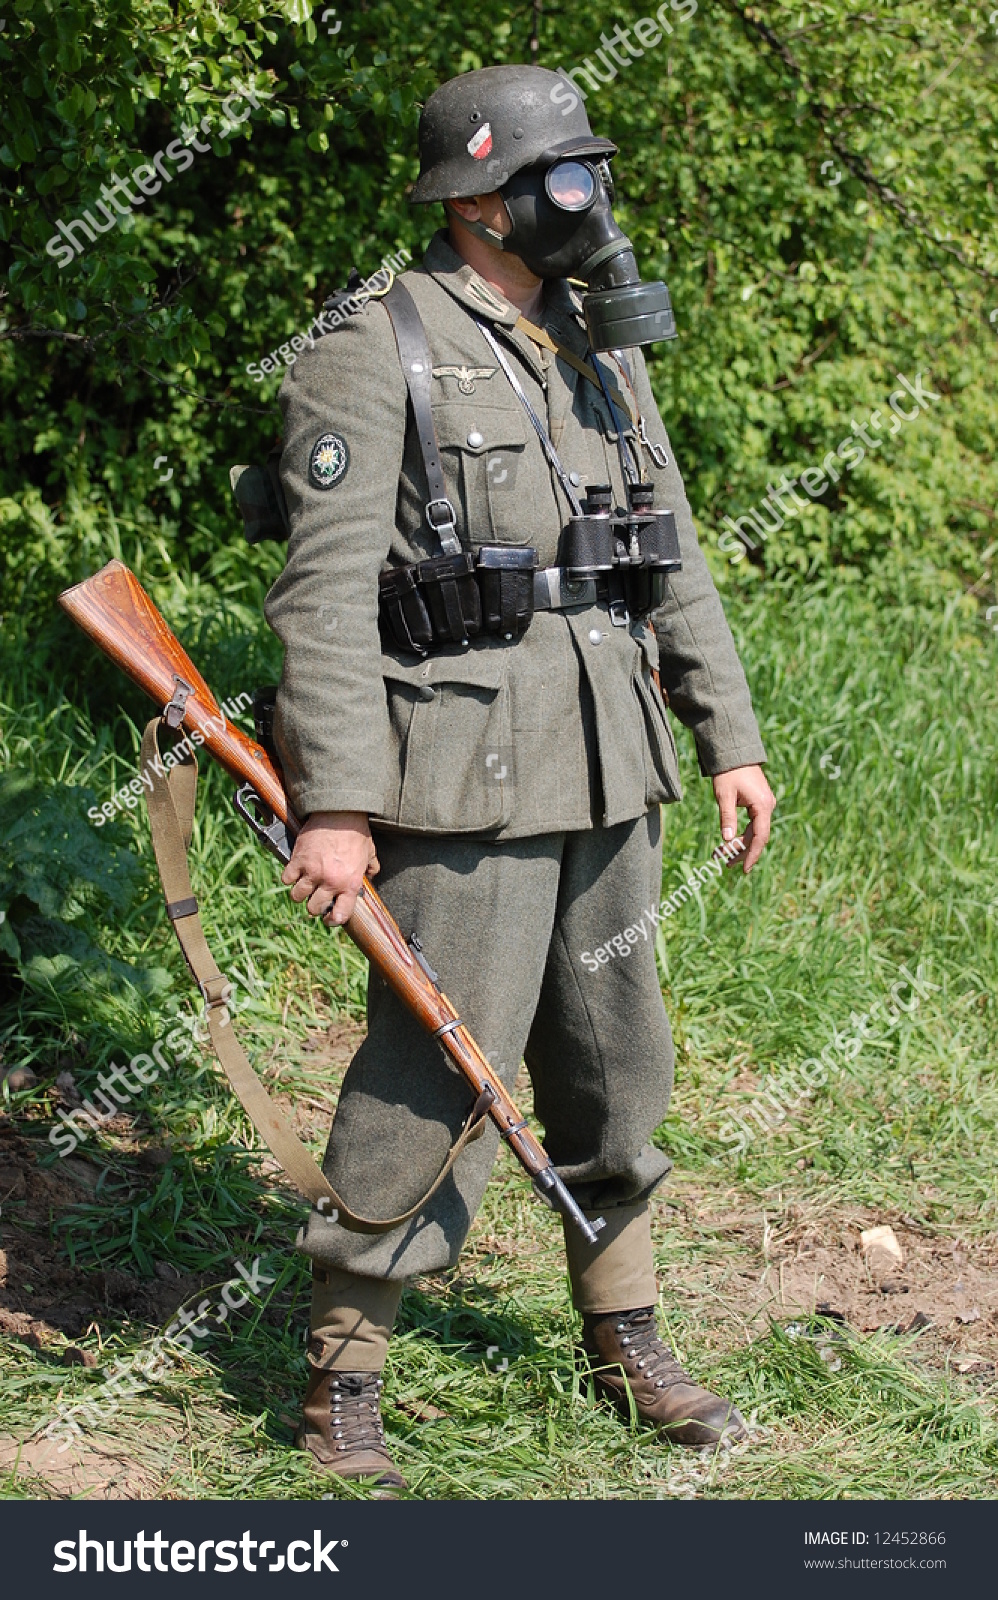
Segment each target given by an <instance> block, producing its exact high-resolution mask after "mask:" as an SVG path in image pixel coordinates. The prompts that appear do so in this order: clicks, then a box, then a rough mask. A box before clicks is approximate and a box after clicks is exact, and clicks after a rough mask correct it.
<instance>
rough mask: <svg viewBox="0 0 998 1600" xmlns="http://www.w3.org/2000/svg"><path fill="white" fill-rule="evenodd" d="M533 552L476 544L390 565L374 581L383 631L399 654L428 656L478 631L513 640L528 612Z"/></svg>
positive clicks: (530, 612) (524, 626)
mask: <svg viewBox="0 0 998 1600" xmlns="http://www.w3.org/2000/svg"><path fill="white" fill-rule="evenodd" d="M536 569H537V551H536V550H533V549H530V548H523V547H521V546H512V547H511V546H509V545H482V546H481V548H480V549H479V551H478V559H477V561H476V560H475V557H474V556H473V555H472V554H471V551H470V550H462V551H460V552H459V553H458V554H457V555H440V556H431V557H430V558H429V559H428V560H426V561H417V562H415V563H414V564H413V565H412V566H409V567H394V568H393V569H392V570H391V571H390V572H383V573H382V575H381V577H380V578H379V580H378V591H379V594H378V610H379V617H380V621H381V626H382V628H383V630H384V631H385V632H386V633H387V634H388V636H389V638H390V639H391V641H392V642H393V643H394V644H395V645H396V647H397V648H398V649H399V650H407V651H411V652H413V653H415V654H416V655H421V656H425V655H428V654H429V652H430V651H431V650H439V649H441V648H443V646H445V645H451V644H458V645H463V644H467V642H468V640H469V639H473V638H475V637H476V635H478V634H480V633H498V634H501V635H502V636H503V638H505V639H518V638H519V636H520V634H521V633H524V632H525V631H526V629H527V628H528V627H529V626H530V622H531V619H532V617H533V614H534V572H535V571H536Z"/></svg>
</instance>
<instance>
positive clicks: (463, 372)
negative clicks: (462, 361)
mask: <svg viewBox="0 0 998 1600" xmlns="http://www.w3.org/2000/svg"><path fill="white" fill-rule="evenodd" d="M498 370H499V369H498V367H434V369H433V376H434V377H435V378H456V379H457V386H458V389H459V390H460V391H461V393H462V394H474V392H475V384H476V383H477V382H478V380H479V379H481V378H492V377H494V376H495V374H496V372H497V371H498Z"/></svg>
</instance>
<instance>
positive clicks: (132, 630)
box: [59, 561, 603, 1244]
mask: <svg viewBox="0 0 998 1600" xmlns="http://www.w3.org/2000/svg"><path fill="white" fill-rule="evenodd" d="M59 604H60V605H61V606H62V607H63V609H64V610H65V611H67V612H68V613H69V615H70V616H71V617H72V618H73V620H74V622H76V623H78V625H79V626H80V627H81V628H82V629H83V631H84V633H86V634H88V635H89V637H90V638H91V639H92V640H93V641H94V643H95V644H97V645H98V646H99V647H100V649H102V650H103V651H104V652H105V654H106V655H108V656H110V658H111V660H112V661H113V662H114V663H115V664H116V666H119V667H120V668H121V669H122V671H123V672H125V673H127V675H128V676H129V677H130V678H131V679H132V681H133V682H134V683H137V684H138V686H139V687H140V688H141V689H143V690H144V691H145V693H146V694H147V695H149V697H150V698H151V699H152V700H153V701H154V702H155V704H156V705H157V707H159V709H160V716H159V717H155V718H153V720H152V721H151V722H150V724H149V726H148V727H147V728H146V731H145V736H144V738H143V761H144V770H146V772H147V773H148V774H149V775H150V776H151V777H152V782H153V788H152V790H151V791H150V792H149V794H148V801H149V813H150V823H151V826H152V833H153V844H154V847H155V851H156V858H157V861H158V864H159V868H160V873H161V876H162V878H163V886H164V890H165V892H166V900H167V911H168V914H169V915H170V917H171V920H172V921H173V923H174V927H175V929H176V931H177V934H178V937H179V939H180V943H181V947H182V949H183V951H184V955H185V956H186V958H187V961H188V964H189V965H190V967H191V970H192V972H193V973H194V976H195V979H196V980H197V981H198V984H199V986H200V988H201V992H202V994H203V996H204V999H205V1003H206V1011H207V1020H208V1025H209V1029H210V1032H211V1037H212V1042H213V1044H214V1045H215V1049H216V1051H217V1053H218V1055H219V1058H220V1060H221V1061H222V1065H223V1066H224V1067H225V1070H226V1072H227V1074H228V1076H229V1080H230V1082H231V1083H232V1085H233V1087H234V1088H235V1089H236V1092H237V1093H238V1094H239V1097H240V1099H241V1100H242V1101H243V1104H244V1106H245V1108H246V1110H247V1111H248V1113H249V1115H250V1116H251V1118H252V1120H253V1121H254V1123H255V1124H256V1126H257V1127H258V1128H259V1130H260V1132H261V1133H262V1134H263V1136H264V1138H265V1139H266V1140H267V1142H268V1144H270V1146H271V1148H272V1149H273V1151H274V1154H275V1155H276V1156H277V1158H278V1160H279V1161H280V1162H281V1164H282V1166H284V1168H285V1170H286V1171H287V1172H288V1173H289V1175H290V1176H291V1177H292V1179H293V1180H294V1181H295V1183H296V1184H297V1185H298V1187H299V1188H300V1189H301V1190H302V1192H303V1193H304V1194H306V1195H307V1196H308V1197H309V1198H310V1199H312V1200H313V1203H314V1204H317V1205H318V1206H319V1209H320V1210H324V1211H325V1212H326V1214H327V1215H329V1216H331V1217H332V1218H333V1219H334V1220H335V1218H336V1217H338V1218H339V1220H340V1221H341V1222H342V1223H343V1225H344V1226H346V1227H348V1228H353V1229H355V1230H356V1231H359V1232H365V1233H373V1232H378V1233H380V1232H384V1231H387V1229H388V1228H389V1227H394V1226H398V1225H399V1224H400V1222H403V1221H406V1220H408V1218H409V1217H411V1216H415V1215H417V1214H418V1212H419V1211H420V1209H422V1207H423V1206H424V1205H425V1203H426V1200H427V1199H428V1198H429V1195H430V1194H432V1193H433V1192H434V1190H435V1189H436V1188H437V1187H438V1185H439V1184H440V1183H441V1182H442V1181H443V1179H444V1177H445V1176H446V1174H447V1172H449V1170H450V1168H451V1166H452V1165H453V1163H454V1161H455V1160H456V1158H457V1156H458V1155H459V1154H460V1151H461V1150H462V1149H464V1148H465V1146H466V1145H467V1144H468V1143H469V1142H470V1140H471V1139H472V1138H474V1137H475V1136H476V1135H477V1134H480V1133H481V1132H482V1131H483V1129H484V1125H485V1124H484V1118H485V1117H486V1116H488V1117H490V1118H491V1119H492V1121H493V1122H494V1124H495V1126H496V1127H497V1128H498V1130H499V1133H500V1136H501V1137H502V1138H503V1139H505V1141H506V1143H507V1144H508V1145H509V1147H510V1149H511V1150H512V1152H513V1154H514V1155H515V1156H516V1158H517V1160H518V1161H519V1162H520V1164H521V1166H523V1167H524V1169H525V1170H526V1172H527V1173H528V1175H529V1176H530V1178H531V1180H532V1181H533V1185H534V1188H535V1190H536V1191H537V1193H538V1194H539V1195H540V1197H541V1198H542V1199H544V1200H546V1201H547V1203H548V1204H549V1205H550V1206H552V1208H553V1209H554V1210H557V1211H560V1212H561V1213H562V1215H563V1216H565V1217H567V1218H570V1219H571V1221H572V1222H573V1223H574V1225H575V1226H576V1227H577V1228H578V1229H579V1230H580V1231H581V1232H582V1234H583V1235H584V1237H585V1238H586V1239H587V1240H588V1241H589V1243H590V1244H594V1243H595V1242H596V1237H597V1232H598V1230H599V1229H600V1228H602V1227H603V1221H602V1218H597V1219H596V1220H595V1221H594V1222H590V1220H589V1219H588V1218H587V1217H586V1216H585V1215H584V1213H583V1212H582V1210H581V1209H580V1207H579V1206H578V1204H577V1203H576V1201H575V1200H574V1199H573V1198H572V1196H571V1194H570V1193H569V1191H568V1190H567V1189H566V1187H565V1185H564V1183H563V1182H562V1180H561V1178H560V1177H559V1176H558V1174H557V1172H556V1171H555V1169H554V1166H553V1165H552V1163H551V1158H550V1157H549V1156H548V1154H547V1152H546V1150H545V1149H544V1147H543V1145H542V1144H541V1143H540V1142H539V1140H538V1139H536V1138H535V1137H534V1135H533V1134H532V1133H531V1131H530V1129H529V1128H528V1126H527V1123H526V1121H525V1119H524V1118H523V1117H521V1115H520V1113H519V1111H518V1110H517V1108H516V1106H515V1104H514V1103H513V1101H512V1100H511V1098H510V1096H509V1095H508V1094H507V1092H506V1089H505V1088H504V1086H503V1084H502V1082H501V1080H500V1079H499V1078H498V1077H497V1076H496V1074H495V1073H494V1072H493V1070H492V1068H491V1067H490V1066H489V1063H488V1062H487V1061H486V1059H485V1057H484V1055H483V1054H482V1052H481V1050H480V1049H479V1047H478V1045H477V1044H476V1043H475V1041H474V1039H473V1038H472V1037H471V1034H470V1033H469V1032H468V1030H467V1028H466V1027H465V1026H464V1024H463V1023H462V1021H461V1019H460V1017H459V1016H458V1014H457V1012H456V1011H455V1009H454V1007H453V1006H452V1005H451V1003H450V1001H449V1000H448V998H447V996H446V995H445V994H444V993H443V991H442V990H441V989H440V988H439V986H438V984H437V982H436V973H435V972H434V971H433V970H432V968H431V967H430V965H429V962H428V960H427V958H426V956H425V955H424V953H423V951H422V949H421V948H420V946H419V944H418V941H417V940H416V939H414V938H413V939H410V940H409V941H408V942H407V941H406V940H405V939H404V938H403V936H402V934H401V932H400V931H399V928H398V926H397V925H396V923H395V921H394V920H393V918H392V917H391V915H390V913H389V912H388V909H387V907H386V906H385V905H384V904H383V902H382V901H381V899H380V897H379V896H378V894H377V893H376V892H375V890H374V888H373V887H372V886H371V884H370V882H369V881H368V879H367V878H366V877H365V879H364V883H363V888H362V889H361V892H360V894H359V895H358V896H357V901H356V905H355V908H354V911H353V914H352V915H351V917H350V919H349V921H348V922H346V923H345V924H344V926H345V928H346V931H347V933H348V934H349V935H350V937H351V938H352V939H353V941H354V943H355V944H357V945H358V946H359V947H360V949H361V950H362V951H363V952H364V954H365V956H366V957H367V959H368V960H369V961H370V962H371V964H372V966H374V967H376V968H377V970H378V971H379V972H380V973H381V975H382V977H383V978H384V979H385V981H386V982H387V983H388V984H389V986H390V987H391V988H392V989H393V990H394V992H395V994H397V995H398V997H399V999H400V1000H401V1001H402V1003H403V1005H405V1006H406V1007H407V1008H408V1010H409V1011H411V1012H412V1014H413V1016H415V1017H416V1018H417V1019H418V1020H419V1022H420V1023H421V1024H422V1026H423V1027H424V1028H425V1029H426V1030H427V1032H429V1033H431V1034H432V1035H433V1037H434V1038H435V1039H437V1040H438V1041H439V1043H440V1046H441V1048H442V1049H443V1051H444V1052H445V1054H446V1055H447V1056H448V1057H449V1059H450V1061H451V1062H452V1063H453V1065H454V1067H456V1069H457V1071H458V1072H459V1073H460V1075H461V1076H462V1077H463V1078H464V1080H465V1082H466V1083H467V1084H468V1087H469V1089H470V1090H471V1092H472V1095H473V1096H474V1097H475V1098H474V1105H473V1107H472V1109H471V1112H470V1114H469V1117H468V1120H467V1122H466V1123H465V1126H464V1129H463V1131H462V1133H461V1135H460V1136H459V1138H458V1140H457V1141H455V1144H454V1146H452V1149H451V1153H450V1155H449V1156H448V1159H447V1162H446V1163H445V1164H444V1167H443V1169H442V1170H441V1172H440V1174H439V1175H438V1177H437V1179H436V1181H435V1183H434V1185H433V1187H432V1188H431V1189H430V1190H429V1191H428V1193H427V1194H426V1195H424V1196H423V1197H422V1199H421V1200H420V1201H419V1202H418V1203H417V1205H416V1206H414V1207H413V1208H411V1210H410V1211H408V1212H406V1213H405V1216H404V1217H402V1218H398V1217H395V1218H390V1219H378V1220H372V1219H368V1218H361V1217H358V1216H356V1214H355V1213H353V1212H352V1211H351V1210H350V1208H349V1207H348V1206H347V1205H346V1203H345V1202H344V1201H343V1200H342V1198H341V1197H340V1196H339V1195H338V1194H336V1192H335V1190H333V1189H332V1188H331V1186H330V1184H329V1183H328V1181H327V1180H326V1178H325V1177H324V1175H323V1174H322V1173H321V1172H320V1171H319V1169H318V1167H317V1166H316V1164H315V1162H314V1161H313V1160H312V1158H311V1156H310V1155H309V1154H308V1152H307V1151H306V1150H305V1149H304V1146H302V1145H301V1144H300V1142H299V1141H298V1140H297V1138H296V1136H295V1135H294V1134H293V1133H292V1132H291V1130H290V1128H289V1127H288V1125H287V1124H286V1123H285V1122H284V1119H283V1118H282V1116H281V1114H280V1112H279V1111H278V1110H277V1107H276V1106H275V1105H274V1104H273V1102H272V1101H271V1099H270V1097H269V1095H268V1094H267V1092H266V1090H265V1089H264V1088H263V1085H262V1084H261V1083H260V1080H259V1078H258V1077H257V1076H256V1074H255V1073H254V1072H253V1070H252V1068H251V1067H250V1066H249V1063H248V1062H247V1061H246V1058H245V1056H244V1055H243V1053H242V1050H241V1048H240V1047H239V1046H238V1044H237V1043H236V1041H235V1040H234V1037H233V1035H232V1032H231V1030H230V1029H228V1026H227V1024H228V1013H227V1012H226V1010H225V999H226V997H227V995H228V993H229V992H230V987H229V985H228V984H227V982H226V980H225V979H224V978H223V977H222V975H221V974H220V973H219V972H218V970H217V968H216V967H215V964H214V960H213V958H212V956H211V953H210V951H209V950H208V948H207V945H206V943H205V940H204V934H203V932H202V929H201V925H200V921H199V919H198V910H197V900H196V898H195V897H194V895H193V894H192V892H191V886H190V878H189V876H188V872H187V864H186V854H187V844H188V842H189V839H190V827H191V822H192V819H193V813H194V784H195V783H196V774H197V763H196V761H195V759H194V754H193V746H195V745H199V744H203V745H204V747H205V749H206V750H207V752H208V754H209V755H211V756H212V757H213V758H214V759H215V760H216V761H217V762H218V763H219V765H220V766H221V767H223V768H224V769H225V771H226V772H227V773H228V774H229V776H230V777H231V778H233V779H234V780H235V782H236V783H237V785H238V788H237V791H236V794H235V797H234V804H235V807H236V810H237V811H238V812H239V814H240V816H241V817H243V819H244V820H245V821H246V822H247V823H248V824H249V825H250V827H251V828H252V830H253V832H254V833H255V835H256V837H257V839H258V840H259V841H260V842H261V843H262V844H263V845H265V846H266V848H267V849H268V850H270V851H271V852H272V853H273V854H274V855H275V856H276V857H277V858H278V860H279V861H281V862H287V861H288V860H289V858H290V856H291V852H292V849H293V848H294V842H295V839H296V837H297V835H298V833H299V831H300V828H301V824H300V822H299V821H298V820H297V818H296V817H295V816H294V814H293V812H292V811H291V808H290V806H289V805H288V799H287V795H286V794H285V791H284V784H283V782H282V779H281V774H280V770H279V768H278V766H277V765H276V757H275V759H274V760H273V761H272V760H271V758H270V756H269V755H268V753H267V751H266V749H265V748H264V746H263V745H262V744H258V743H257V742H256V741H255V740H253V739H250V738H249V737H248V736H247V735H246V734H244V733H243V732H242V731H241V730H240V729H239V728H235V727H233V726H232V725H231V724H230V723H229V722H228V721H227V719H226V718H225V716H224V715H223V713H222V711H221V708H220V707H219V705H218V702H217V701H216V699H215V697H214V695H213V694H212V692H211V690H210V689H209V688H208V685H207V684H206V683H205V681H204V679H203V678H202V677H201V675H200V673H199V672H198V671H197V668H196V667H195V666H194V664H193V662H192V661H191V659H190V657H189V656H188V655H187V654H186V652H185V651H184V649H183V647H182V646H181V644H180V643H179V641H178V640H177V638H176V637H175V635H174V634H173V633H172V631H171V630H170V628H169V627H168V626H167V624H166V622H165V621H164V620H163V618H162V617H161V616H160V614H159V612H158V611H157V609H156V607H155V606H154V605H153V603H152V601H151V600H150V598H149V596H148V595H147V594H146V592H145V590H144V589H143V588H142V585H141V584H140V583H139V581H138V579H137V578H136V577H135V574H134V573H133V572H131V571H129V569H128V567H126V566H125V565H124V563H123V562H121V561H110V562H108V564H107V566H106V567H103V568H102V569H101V571H100V572H97V573H95V574H94V575H93V577H92V578H87V579H86V581H85V582H83V583H79V584H77V585H76V586H75V587H74V588H72V589H67V590H66V591H65V593H64V594H62V595H60V596H59ZM163 727H166V728H169V729H173V730H175V731H177V732H181V731H182V732H183V733H184V734H185V735H186V737H185V738H184V739H183V740H182V744H183V745H184V747H185V754H184V758H183V760H181V761H179V762H177V763H176V764H175V765H174V764H171V765H170V766H169V767H168V768H164V766H163V761H162V758H161V757H160V753H159V744H158V737H159V732H160V730H161V729H162V728H163ZM334 1208H335V1209H334Z"/></svg>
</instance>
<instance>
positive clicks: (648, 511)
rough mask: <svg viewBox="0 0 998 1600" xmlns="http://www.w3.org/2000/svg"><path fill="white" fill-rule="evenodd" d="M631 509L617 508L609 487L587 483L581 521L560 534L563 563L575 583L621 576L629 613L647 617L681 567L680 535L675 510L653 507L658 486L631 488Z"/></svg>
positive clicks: (571, 522) (577, 519)
mask: <svg viewBox="0 0 998 1600" xmlns="http://www.w3.org/2000/svg"><path fill="white" fill-rule="evenodd" d="M627 492H628V498H629V500H630V508H629V510H628V511H627V512H625V513H624V514H620V513H619V512H615V511H614V509H613V491H612V489H611V488H610V485H609V484H604V483H600V484H587V485H586V498H585V500H584V501H583V503H582V511H583V514H582V516H579V517H569V519H568V522H567V524H566V526H565V530H564V532H563V534H562V559H561V564H562V566H563V567H564V568H565V569H566V573H565V575H566V577H567V578H568V580H569V581H570V582H572V583H578V582H582V581H585V580H586V579H588V578H595V579H599V578H605V577H606V576H607V575H608V574H609V573H611V572H618V573H619V574H620V576H621V577H622V578H623V580H624V593H625V598H626V602H627V609H628V611H629V612H630V614H631V616H632V617H640V616H645V615H647V613H648V612H649V611H654V610H655V609H656V608H657V607H658V606H660V605H661V604H662V602H663V601H664V599H665V596H666V593H667V591H668V584H669V573H670V572H678V571H679V570H680V568H681V567H682V564H683V563H682V560H681V558H680V552H679V535H678V533H677V530H676V518H675V514H674V513H673V512H672V511H656V510H654V509H653V507H652V501H653V500H654V498H655V489H654V486H653V485H652V484H650V483H635V484H629V485H628V491H627Z"/></svg>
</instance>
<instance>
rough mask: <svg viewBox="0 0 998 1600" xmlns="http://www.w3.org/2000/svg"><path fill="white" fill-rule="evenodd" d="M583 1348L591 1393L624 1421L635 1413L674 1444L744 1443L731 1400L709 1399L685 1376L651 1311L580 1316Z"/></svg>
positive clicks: (745, 1432)
mask: <svg viewBox="0 0 998 1600" xmlns="http://www.w3.org/2000/svg"><path fill="white" fill-rule="evenodd" d="M583 1330H584V1331H583V1347H584V1350H585V1354H586V1357H587V1358H588V1361H589V1364H590V1367H591V1368H592V1372H593V1378H594V1380H595V1384H596V1392H597V1393H598V1394H601V1395H603V1396H604V1398H605V1399H607V1400H610V1401H611V1402H612V1403H613V1405H614V1406H616V1408H617V1410H618V1411H620V1412H621V1413H622V1415H623V1416H625V1417H628V1418H629V1417H630V1415H631V1404H630V1401H631V1400H633V1403H634V1409H635V1410H636V1411H637V1414H638V1416H639V1417H640V1418H641V1420H642V1421H643V1422H651V1423H654V1425H655V1426H656V1427H657V1428H658V1429H659V1431H660V1432H661V1433H663V1434H664V1435H665V1437H666V1438H667V1439H669V1440H671V1441H672V1442H673V1443H674V1444H686V1445H699V1446H703V1445H722V1446H724V1447H725V1448H726V1447H727V1446H728V1445H731V1444H734V1443H735V1441H736V1440H738V1439H747V1438H748V1429H747V1428H746V1426H745V1421H744V1418H743V1417H742V1416H741V1414H740V1413H739V1412H738V1411H737V1410H736V1409H735V1407H734V1406H733V1405H732V1403H731V1401H730V1400H722V1399H721V1397H720V1395H716V1394H711V1393H710V1391H709V1390H708V1389H701V1388H700V1385H699V1384H697V1383H694V1381H693V1379H692V1378H691V1377H690V1376H689V1373H687V1372H684V1371H683V1368H682V1367H681V1366H680V1365H679V1362H678V1361H677V1360H676V1358H675V1356H674V1355H673V1353H672V1351H671V1350H670V1349H669V1348H668V1346H667V1345H666V1344H664V1343H663V1342H662V1340H661V1339H660V1338H659V1335H658V1331H657V1329H656V1327H655V1313H654V1310H653V1309H652V1308H651V1307H650V1306H646V1307H643V1308H642V1309H641V1310H638V1311H615V1312H611V1313H609V1315H606V1314H604V1315H599V1316H593V1315H586V1316H584V1317H583Z"/></svg>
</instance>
